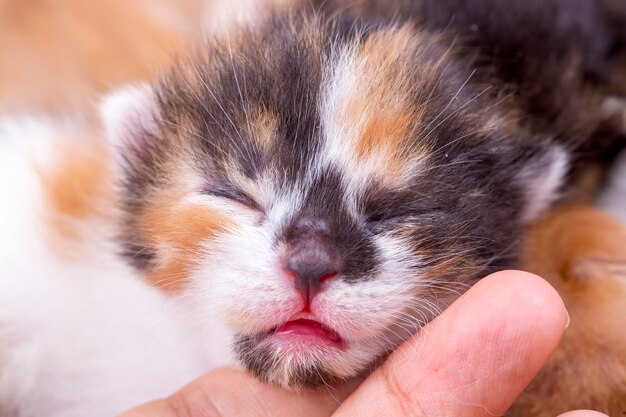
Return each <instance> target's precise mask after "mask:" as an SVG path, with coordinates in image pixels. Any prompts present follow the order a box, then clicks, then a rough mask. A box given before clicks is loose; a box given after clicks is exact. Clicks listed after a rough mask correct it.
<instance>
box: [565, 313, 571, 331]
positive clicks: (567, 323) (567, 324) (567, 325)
mask: <svg viewBox="0 0 626 417" xmlns="http://www.w3.org/2000/svg"><path fill="white" fill-rule="evenodd" d="M565 314H566V315H567V322H566V323H565V329H566V330H567V328H568V327H569V325H570V323H571V322H572V319H571V318H570V316H569V311H567V309H566V310H565Z"/></svg>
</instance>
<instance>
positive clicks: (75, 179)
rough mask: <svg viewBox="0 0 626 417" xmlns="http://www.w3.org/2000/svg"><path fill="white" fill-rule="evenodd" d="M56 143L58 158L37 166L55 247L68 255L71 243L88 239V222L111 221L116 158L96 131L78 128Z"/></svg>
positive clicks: (78, 242)
mask: <svg viewBox="0 0 626 417" xmlns="http://www.w3.org/2000/svg"><path fill="white" fill-rule="evenodd" d="M59 134H67V136H64V137H62V138H59V140H57V141H56V142H55V144H56V145H57V146H58V147H57V148H56V149H55V152H56V153H58V155H59V156H58V158H55V159H53V161H54V162H53V165H52V166H51V167H45V166H38V167H37V169H38V172H39V175H40V177H41V181H42V184H43V188H44V193H45V196H46V199H47V202H48V203H49V210H48V212H47V214H48V218H49V219H50V225H51V228H50V230H51V231H52V232H53V234H52V236H53V242H52V244H51V247H52V248H55V249H59V250H62V252H63V254H65V255H68V254H69V253H71V252H73V250H66V249H67V247H66V246H67V245H59V244H58V242H59V241H58V238H59V237H61V238H62V239H63V242H64V243H66V244H68V243H70V244H72V245H75V244H80V243H81V242H83V241H84V239H89V238H90V236H89V234H86V233H85V232H84V230H85V228H86V226H85V224H84V223H85V222H86V221H100V222H103V223H109V224H110V223H111V222H112V221H113V215H112V210H113V207H114V204H115V195H114V189H113V181H114V178H115V177H114V167H113V158H112V155H111V154H110V153H109V151H108V149H107V148H106V147H105V145H104V144H103V143H102V141H101V140H100V138H99V137H98V136H96V135H95V134H94V133H93V132H87V131H84V130H83V129H80V128H77V129H76V131H70V130H68V131H67V132H60V133H59ZM72 247H73V246H72Z"/></svg>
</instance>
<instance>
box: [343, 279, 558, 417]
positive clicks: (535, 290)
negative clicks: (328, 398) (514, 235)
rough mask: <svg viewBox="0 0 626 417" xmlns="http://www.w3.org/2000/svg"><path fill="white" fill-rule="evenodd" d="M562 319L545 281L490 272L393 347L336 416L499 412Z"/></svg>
mask: <svg viewBox="0 0 626 417" xmlns="http://www.w3.org/2000/svg"><path fill="white" fill-rule="evenodd" d="M567 322H568V316H567V312H566V310H565V307H564V305H563V302H562V300H561V299H560V297H559V295H558V294H557V293H556V291H555V290H554V289H553V288H552V287H551V286H550V285H549V284H548V283H547V282H546V281H545V280H543V279H541V278H539V277H537V276H535V275H532V274H528V273H524V272H518V271H505V272H500V273H497V274H494V275H491V276H490V277H487V278H485V279H483V280H482V281H480V282H479V283H478V284H476V285H475V286H474V287H473V288H472V289H470V290H469V291H468V292H467V293H466V294H465V295H464V296H462V297H461V298H460V299H459V300H458V301H457V302H455V303H454V304H453V305H452V306H450V308H449V309H448V310H447V311H446V312H444V313H443V314H442V315H441V316H439V318H437V319H436V320H434V321H433V322H432V323H431V324H430V325H428V326H427V327H426V328H425V329H423V331H421V332H420V333H419V335H418V336H417V337H416V338H415V339H414V340H411V341H409V342H407V343H405V344H404V345H402V346H401V347H400V348H398V350H397V351H396V352H395V353H394V354H392V356H390V358H389V359H388V360H387V361H386V362H385V363H384V364H383V365H382V366H381V367H380V368H379V369H378V370H377V371H376V372H375V373H374V374H372V375H371V376H370V377H369V378H368V379H367V380H366V381H365V382H364V384H363V385H362V386H361V387H360V388H359V389H358V390H357V391H356V392H355V393H354V395H352V396H351V397H350V398H349V399H348V400H347V401H346V403H345V404H344V405H343V406H342V407H341V408H340V409H339V410H338V411H337V413H336V414H335V416H337V417H339V416H342V417H353V416H358V417H369V416H376V417H378V416H381V415H393V416H398V417H405V416H434V415H439V416H456V417H477V416H486V417H491V416H494V415H501V414H502V413H504V411H506V409H507V408H508V407H509V406H510V405H511V403H512V402H513V401H514V399H515V398H516V397H517V396H518V395H519V393H520V392H521V391H522V390H523V389H524V388H525V387H526V386H527V385H528V383H529V382H530V380H531V379H532V378H533V376H534V375H535V374H536V373H537V372H538V371H539V370H540V368H541V367H542V365H543V364H544V363H545V361H546V360H547V359H548V357H549V355H550V354H551V353H552V351H553V350H554V349H555V348H556V346H557V345H558V343H559V340H560V338H561V335H562V333H563V331H564V330H565V327H566V326H567Z"/></svg>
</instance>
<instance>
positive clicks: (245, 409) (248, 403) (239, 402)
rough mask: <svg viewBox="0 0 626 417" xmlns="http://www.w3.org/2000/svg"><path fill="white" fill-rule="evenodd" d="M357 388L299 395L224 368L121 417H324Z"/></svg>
mask: <svg viewBox="0 0 626 417" xmlns="http://www.w3.org/2000/svg"><path fill="white" fill-rule="evenodd" d="M353 389H354V387H353V386H351V385H344V386H341V387H337V388H336V389H334V390H331V389H330V388H328V389H322V390H318V391H314V392H302V393H296V392H293V391H287V390H284V389H282V388H279V387H275V386H270V385H267V384H263V383H261V382H259V381H258V380H257V379H256V378H254V377H252V376H251V375H249V374H248V373H246V372H244V371H238V370H232V369H220V370H217V371H214V372H211V373H209V374H207V375H205V376H204V377H202V378H200V379H198V380H197V381H195V382H193V383H191V384H190V385H188V386H186V387H185V388H183V389H182V390H180V391H179V392H177V393H176V394H174V395H173V396H171V397H170V398H167V399H164V400H159V401H155V402H152V403H150V404H145V405H143V406H141V407H139V408H136V409H134V410H132V411H129V412H127V413H125V414H123V415H121V416H120V417H192V416H193V417H209V416H210V417H247V416H250V417H253V416H254V417H264V416H268V417H269V416H272V417H282V416H285V417H293V416H296V415H297V416H303V417H307V416H311V417H323V416H330V415H331V414H332V413H333V411H335V409H336V408H337V407H339V404H340V403H341V401H343V400H344V399H345V398H346V397H347V396H348V395H349V393H350V392H351V391H352V390H353Z"/></svg>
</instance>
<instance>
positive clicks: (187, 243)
mask: <svg viewBox="0 0 626 417" xmlns="http://www.w3.org/2000/svg"><path fill="white" fill-rule="evenodd" d="M184 197H185V193H181V192H179V191H162V192H160V193H159V195H158V196H156V198H155V200H154V203H153V204H151V205H150V207H149V208H148V209H147V211H146V212H145V213H144V215H143V217H142V224H141V228H142V230H143V233H144V234H143V238H144V239H145V241H146V243H147V244H148V245H150V246H152V247H154V248H156V250H157V252H158V253H157V255H158V257H159V258H160V259H162V262H161V264H160V265H157V266H156V268H155V269H154V270H152V271H151V272H150V273H149V279H150V281H151V282H152V284H153V285H154V286H156V287H157V288H160V289H162V290H164V291H167V292H176V291H178V290H180V289H181V288H182V287H183V286H184V285H185V283H186V280H187V278H188V277H189V273H190V272H191V271H192V270H193V269H194V268H195V267H196V266H197V263H196V262H197V261H198V260H199V259H202V256H201V255H200V254H201V252H202V244H203V243H204V242H206V241H207V240H209V239H211V238H213V237H215V236H217V235H218V234H220V233H223V232H225V231H226V230H227V229H228V228H229V227H232V226H233V225H234V222H233V221H232V220H231V219H229V218H228V217H227V216H226V215H224V214H221V213H219V212H217V211H215V210H211V209H210V208H207V207H206V206H203V205H199V204H194V203H190V202H184V201H183V199H184Z"/></svg>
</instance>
